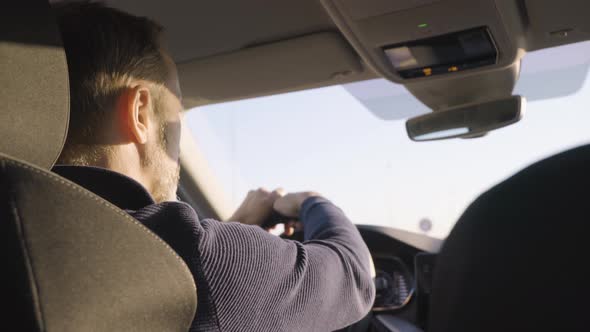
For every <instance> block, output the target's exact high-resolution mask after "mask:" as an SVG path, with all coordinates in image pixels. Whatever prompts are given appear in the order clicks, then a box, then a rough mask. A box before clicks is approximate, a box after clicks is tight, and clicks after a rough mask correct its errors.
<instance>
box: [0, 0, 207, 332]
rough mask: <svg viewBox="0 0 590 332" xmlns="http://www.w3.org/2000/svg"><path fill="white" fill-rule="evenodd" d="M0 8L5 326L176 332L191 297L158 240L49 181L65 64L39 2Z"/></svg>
mask: <svg viewBox="0 0 590 332" xmlns="http://www.w3.org/2000/svg"><path fill="white" fill-rule="evenodd" d="M1 7H2V10H1V11H0V84H1V89H0V243H1V247H0V252H1V255H2V263H3V265H4V268H3V269H2V273H0V282H1V283H2V287H3V292H2V294H3V296H2V299H1V300H0V301H1V302H3V308H7V309H3V314H4V315H3V317H4V319H3V326H5V327H7V326H14V328H13V329H14V330H19V331H90V330H92V331H128V330H138V331H182V330H188V328H189V326H190V324H191V322H192V320H193V318H194V315H195V312H196V303H197V298H196V296H197V292H196V288H195V284H194V280H193V277H192V275H191V273H190V271H189V270H188V268H187V266H186V265H185V263H184V262H183V261H182V259H181V258H180V257H179V256H178V255H177V254H176V253H175V252H174V251H173V250H172V249H171V248H170V247H169V246H168V245H167V244H165V243H164V242H163V241H162V240H161V239H159V238H158V237H157V236H156V235H155V234H153V233H152V232H151V231H149V230H148V229H147V228H145V227H144V226H143V225H141V224H140V223H139V222H138V221H136V220H135V219H133V218H131V217H130V216H128V215H127V214H126V213H125V212H124V211H122V210H120V209H118V208H116V207H115V206H113V205H112V204H110V203H108V202H106V201H105V200H103V199H101V198H100V197H98V196H96V195H94V194H92V193H90V192H89V191H87V190H85V189H83V188H81V187H79V186H77V185H75V184H73V183H71V182H69V181H67V180H65V179H63V178H61V177H59V176H57V175H56V174H54V173H51V172H50V171H49V169H50V168H51V166H52V165H53V163H54V162H55V160H56V159H57V157H58V155H59V153H60V151H61V149H62V147H63V143H64V140H65V137H66V131H67V122H68V118H69V91H68V73H67V65H66V58H65V53H64V50H63V47H62V46H61V41H60V38H59V33H58V29H57V25H56V22H55V19H54V18H53V16H52V15H51V9H50V6H49V4H48V3H47V1H46V0H18V1H6V2H5V3H3V4H2V5H1Z"/></svg>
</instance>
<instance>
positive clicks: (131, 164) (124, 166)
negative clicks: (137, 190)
mask: <svg viewBox="0 0 590 332" xmlns="http://www.w3.org/2000/svg"><path fill="white" fill-rule="evenodd" d="M91 166H97V167H102V168H106V169H108V170H111V171H114V172H117V173H120V174H123V175H126V176H128V177H130V178H132V179H134V180H135V181H137V182H139V183H140V184H141V185H142V186H143V187H144V188H146V189H147V190H148V191H149V192H151V190H152V188H151V182H150V181H148V179H147V177H146V175H145V174H144V172H143V171H142V170H143V167H142V166H141V161H140V158H139V155H138V153H137V149H135V147H133V146H132V144H127V145H117V146H114V147H113V148H112V150H111V151H109V153H105V154H103V155H102V156H101V158H98V159H97V160H96V162H95V164H94V165H91Z"/></svg>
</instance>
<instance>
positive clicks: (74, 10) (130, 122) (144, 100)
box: [54, 2, 182, 201]
mask: <svg viewBox="0 0 590 332" xmlns="http://www.w3.org/2000/svg"><path fill="white" fill-rule="evenodd" d="M54 10H55V12H56V16H57V20H58V24H59V27H60V30H61V33H62V37H63V42H64V46H65V51H66V55H67V59H68V69H69V74H70V90H71V98H70V99H71V107H70V108H71V115H70V126H69V132H68V138H67V140H66V144H65V147H64V150H63V152H62V154H61V156H60V158H59V160H58V162H59V163H61V164H73V165H83V166H99V167H105V168H109V169H112V170H114V171H117V172H120V173H123V174H125V175H127V176H130V177H132V178H134V179H135V180H137V181H139V182H140V183H141V184H143V185H144V186H145V187H146V188H147V189H148V191H150V193H151V194H152V196H153V197H154V199H155V200H156V201H164V200H170V199H174V197H175V193H176V187H177V185H178V175H179V164H178V159H179V153H180V151H179V144H180V117H181V114H180V112H181V111H182V104H181V92H180V87H179V84H178V77H177V72H176V66H175V64H174V62H173V61H172V59H171V58H170V57H169V56H168V55H167V54H166V52H165V51H164V50H163V47H162V46H161V36H160V35H161V32H162V27H161V26H160V25H158V24H157V23H155V22H153V21H151V20H149V19H147V18H144V17H135V16H132V15H129V14H126V13H123V12H120V11H118V10H115V9H112V8H108V7H105V6H103V5H101V4H97V3H90V2H64V3H59V4H56V5H54Z"/></svg>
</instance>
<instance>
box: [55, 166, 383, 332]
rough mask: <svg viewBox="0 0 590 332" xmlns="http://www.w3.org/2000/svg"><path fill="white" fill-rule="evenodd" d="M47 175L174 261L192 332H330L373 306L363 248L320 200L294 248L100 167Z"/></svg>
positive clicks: (308, 209)
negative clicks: (187, 298)
mask: <svg viewBox="0 0 590 332" xmlns="http://www.w3.org/2000/svg"><path fill="white" fill-rule="evenodd" d="M53 171H54V172H56V173H58V174H60V175H61V176H63V177H65V178H67V179H69V180H71V181H73V182H76V183H78V184H79V185H81V186H82V187H85V188H86V189H88V190H90V191H92V192H94V193H95V194H97V195H99V196H101V197H103V198H104V199H106V200H108V201H110V202H111V203H113V204H115V205H116V206H118V207H119V208H121V209H123V210H125V211H126V212H128V213H129V214H130V215H131V216H133V217H134V218H136V219H137V220H139V221H140V222H141V223H142V224H143V225H145V226H146V227H147V228H149V229H150V230H151V231H153V232H154V233H155V234H157V235H158V236H160V237H161V238H162V239H163V240H164V241H165V242H167V243H168V244H169V245H170V246H171V247H172V248H173V249H174V250H175V251H176V252H177V253H178V255H179V256H180V257H182V259H183V260H184V262H185V263H186V264H187V266H188V267H189V269H190V271H191V272H192V274H193V277H194V280H195V284H196V286H197V292H198V297H197V298H198V303H197V313H196V316H195V319H194V321H193V324H192V326H191V331H333V330H337V329H340V328H343V327H346V326H348V325H350V324H353V323H354V322H356V321H358V320H360V319H361V318H362V317H364V316H365V315H366V314H367V312H368V311H369V310H370V308H371V305H372V303H373V300H374V296H375V289H374V285H373V281H372V279H371V275H370V268H369V260H370V258H369V251H368V249H367V247H366V245H365V243H364V242H363V240H362V238H361V236H360V234H359V232H358V230H357V229H356V227H355V226H354V225H353V224H352V223H351V222H350V221H349V220H348V218H347V217H346V216H345V215H344V213H343V212H342V211H341V210H340V209H339V208H337V207H336V206H335V205H334V204H332V203H331V202H330V201H328V200H326V199H324V198H321V197H312V198H308V199H307V200H306V201H305V202H304V203H303V206H302V207H301V212H300V220H301V222H302V223H303V227H304V241H303V242H297V241H292V240H288V239H282V238H280V237H277V236H274V235H272V234H269V233H268V232H266V231H265V230H264V229H262V228H260V227H258V226H251V225H244V224H240V223H237V222H220V221H217V220H212V219H199V218H198V216H197V214H196V213H195V211H194V210H193V208H192V207H191V206H189V205H188V204H186V203H183V202H176V201H175V202H164V203H155V202H154V200H153V198H152V197H151V196H150V194H149V193H148V192H147V190H146V189H145V188H144V187H143V186H141V184H139V183H138V182H136V181H135V180H133V179H131V178H129V177H126V176H124V175H122V174H119V173H115V172H112V171H109V170H106V169H102V168H97V167H80V166H56V167H55V168H54V169H53Z"/></svg>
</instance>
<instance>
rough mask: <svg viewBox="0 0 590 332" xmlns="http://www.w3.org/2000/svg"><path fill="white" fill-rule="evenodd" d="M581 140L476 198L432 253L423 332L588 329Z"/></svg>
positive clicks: (587, 207) (589, 154)
mask: <svg viewBox="0 0 590 332" xmlns="http://www.w3.org/2000/svg"><path fill="white" fill-rule="evenodd" d="M589 188H590V145H587V146H583V147H579V148H576V149H573V150H570V151H567V152H564V153H561V154H558V155H556V156H553V157H551V158H549V159H545V160H543V161H541V162H538V163H536V164H534V165H532V166H530V167H528V168H526V169H525V170H523V171H521V172H519V173H518V174H516V175H514V176H512V177H511V178H509V179H508V180H506V181H504V182H502V183H501V184H499V185H497V186H495V187H494V188H492V189H491V190H489V191H488V192H486V193H484V194H483V195H481V196H480V197H479V198H478V199H477V200H476V201H474V202H473V203H472V204H471V206H470V207H469V208H468V209H467V210H466V211H465V213H464V214H463V216H462V217H461V218H460V220H459V221H458V222H457V224H456V225H455V227H454V229H453V230H452V232H451V234H450V235H449V236H448V238H447V239H446V241H445V244H444V246H443V248H442V250H441V252H440V253H439V255H438V257H437V262H436V268H435V270H434V279H433V285H432V298H431V301H430V321H429V323H428V325H429V327H430V329H429V332H450V331H452V332H463V331H465V332H467V331H469V332H471V331H477V332H496V331H503V332H512V331H515V332H516V331H588V328H589V327H588V321H589V320H588V304H587V303H588V298H590V283H589V282H588V280H590V272H588V270H587V269H586V265H587V261H588V252H589V250H588V244H587V243H588V234H590V222H589V220H588V216H589V215H590V204H589V203H588V189H589Z"/></svg>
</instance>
